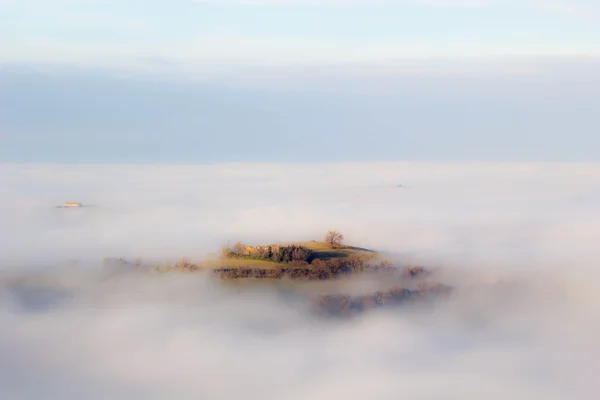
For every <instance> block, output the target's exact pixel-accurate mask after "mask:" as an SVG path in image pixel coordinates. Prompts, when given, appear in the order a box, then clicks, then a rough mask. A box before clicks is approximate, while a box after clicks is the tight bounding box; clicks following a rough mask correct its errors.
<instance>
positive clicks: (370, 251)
mask: <svg viewBox="0 0 600 400" xmlns="http://www.w3.org/2000/svg"><path fill="white" fill-rule="evenodd" d="M344 249H346V250H357V251H365V252H367V253H377V252H376V251H375V250H371V249H365V248H363V247H356V246H344V247H342V248H341V250H344Z"/></svg>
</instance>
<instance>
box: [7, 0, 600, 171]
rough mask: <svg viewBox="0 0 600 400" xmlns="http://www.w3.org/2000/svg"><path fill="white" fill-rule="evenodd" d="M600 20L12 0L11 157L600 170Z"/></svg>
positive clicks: (464, 9) (431, 9)
mask: <svg viewBox="0 0 600 400" xmlns="http://www.w3.org/2000/svg"><path fill="white" fill-rule="evenodd" d="M599 22H600V3H598V2H597V1H595V0H587V1H584V0H576V1H561V0H553V1H537V0H525V1H511V0H506V1H503V0H489V1H487V0H448V1H442V0H430V1H427V0H397V1H394V0H390V1H383V0H382V1H362V0H354V1H352V0H349V1H342V0H331V1H319V2H317V1H301V0H295V1H290V0H288V1H284V0H282V1H277V0H265V1H260V0H256V1H250V0H248V1H243V0H239V1H235V0H224V1H223V0H221V1H216V0H215V1H211V0H207V1H183V0H182V1H180V0H177V1H168V2H167V1H157V0H150V1H138V0H126V1H111V0H104V1H103V0H86V1H83V0H52V1H46V0H44V1H41V0H23V1H16V0H2V1H0V42H1V43H2V46H1V47H0V106H2V107H1V110H0V161H6V162H54V163H81V162H88V163H150V164H151V163H157V162H158V163H200V164H202V163H215V162H236V161H240V162H241V161H255V162H256V161H289V162H312V161H327V160H331V161H364V160H369V161H393V160H430V161H431V160H446V161H453V160H456V161H463V160H473V161H482V160H490V161H591V160H595V159H596V157H597V156H596V155H595V153H593V152H592V151H591V149H592V148H594V147H597V145H598V144H599V143H598V140H600V139H598V138H597V135H596V134H595V132H597V130H598V128H599V127H600V122H599V117H598V116H597V113H595V112H593V110H595V109H597V107H598V104H599V102H600V95H598V93H599V92H600V91H599V90H598V88H599V85H600V77H599V73H598V72H597V71H598V70H599V68H598V64H599V63H600V50H598V49H600V28H599V26H600V24H599ZM266 143H269V145H267V144H266Z"/></svg>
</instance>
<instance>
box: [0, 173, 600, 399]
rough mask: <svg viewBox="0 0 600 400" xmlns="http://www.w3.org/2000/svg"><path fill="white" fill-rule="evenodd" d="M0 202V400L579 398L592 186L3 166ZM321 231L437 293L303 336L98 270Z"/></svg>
mask: <svg viewBox="0 0 600 400" xmlns="http://www.w3.org/2000/svg"><path fill="white" fill-rule="evenodd" d="M398 185H401V186H398ZM0 187H1V188H2V196H0V239H1V240H0V327H1V328H0V398H3V399H4V398H6V399H36V398H44V399H68V400H70V399H83V398H85V399H107V398H113V399H132V398H144V399H200V398H202V399H292V400H295V399H348V400H349V399H398V398H403V399H415V400H429V399H432V400H434V399H503V400H504V399H544V400H548V399H597V398H599V397H600V381H599V380H598V379H597V378H596V371H598V370H599V367H600V365H598V364H600V362H599V360H600V345H598V339H597V338H598V337H600V292H599V291H598V289H597V286H598V278H600V272H599V271H598V260H600V257H599V256H600V246H598V239H599V238H600V164H517V163H504V164H503V163H464V164H463V163H451V164H436V163H369V164H306V165H300V164H290V165H281V164H278V165H275V164H226V165H225V164H224V165H204V166H166V165H160V166H158V165H148V166H130V165H128V166H124V165H123V166H122V165H109V166H106V165H103V166H90V165H9V164H4V165H0ZM68 201H77V202H82V203H83V204H84V205H85V204H89V205H90V207H83V208H77V209H61V208H56V206H58V205H60V204H63V203H64V202H68ZM329 229H337V230H339V231H341V232H342V233H343V234H344V236H345V241H346V242H347V243H348V244H354V245H358V246H361V247H367V248H370V249H374V250H378V251H381V252H385V253H387V254H388V255H389V257H390V259H394V260H398V261H399V262H402V263H406V264H422V265H425V266H431V267H439V268H440V271H442V272H441V273H443V276H444V277H445V279H447V281H448V282H449V283H451V284H452V285H453V286H455V287H456V288H457V290H456V292H455V293H454V294H453V295H452V297H451V298H449V299H448V300H447V301H444V302H441V303H436V305H435V307H428V308H422V309H421V308H418V307H415V308H414V309H412V308H406V309H402V310H386V311H375V312H371V313H365V314H364V315H361V316H358V317H355V318H351V319H348V320H323V319H319V318H316V317H315V316H313V315H311V314H310V313H309V312H308V311H307V309H306V307H305V304H303V303H302V302H295V301H293V300H290V299H289V298H284V297H283V296H282V295H281V294H280V293H278V292H276V291H274V290H270V289H269V288H268V287H264V288H259V289H258V288H257V289H255V290H249V291H232V290H230V289H228V288H224V287H223V286H222V285H219V284H218V283H215V282H214V281H213V280H210V279H208V278H207V277H206V276H204V275H203V274H170V275H156V274H143V273H134V272H130V271H123V272H116V273H115V272H114V271H113V273H110V274H107V273H106V271H105V269H103V268H102V267H101V261H102V259H103V258H105V257H127V258H135V257H141V258H142V260H149V262H162V261H172V260H177V259H179V258H181V257H188V258H191V259H193V260H201V259H203V258H204V257H207V256H211V255H214V254H216V253H218V252H219V249H220V247H221V245H223V244H225V243H227V242H235V241H238V240H239V241H243V242H245V243H248V244H251V245H256V244H265V243H276V242H286V241H309V240H322V238H323V236H324V234H325V232H326V231H327V230H329ZM497 282H511V283H512V284H514V285H515V286H511V287H513V288H517V289H518V290H513V289H510V290H509V289H506V290H504V289H502V290H498V289H497V287H496V286H494V285H495V283H497Z"/></svg>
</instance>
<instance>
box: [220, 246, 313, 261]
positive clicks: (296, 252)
mask: <svg viewBox="0 0 600 400" xmlns="http://www.w3.org/2000/svg"><path fill="white" fill-rule="evenodd" d="M247 249H248V246H246V245H245V244H243V243H240V242H237V243H236V244H235V245H234V246H233V247H231V248H230V247H229V246H226V247H224V248H223V249H222V251H221V253H222V255H223V256H224V257H226V258H250V259H258V260H267V261H274V262H276V263H294V262H295V263H303V262H304V263H308V261H309V260H310V258H311V256H312V250H311V249H309V248H307V247H305V246H299V245H295V244H293V245H289V246H265V247H256V248H251V251H248V250H247Z"/></svg>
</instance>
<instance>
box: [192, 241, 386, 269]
mask: <svg viewBox="0 0 600 400" xmlns="http://www.w3.org/2000/svg"><path fill="white" fill-rule="evenodd" d="M284 249H295V250H296V252H301V251H302V250H301V249H306V250H308V253H309V254H308V255H307V256H306V258H305V259H302V261H304V262H306V263H307V264H313V263H314V262H315V261H316V260H320V261H324V262H325V261H328V260H340V259H345V258H352V257H359V258H361V259H362V260H363V261H365V262H367V261H369V262H372V261H376V260H377V259H379V258H381V255H380V254H379V253H378V252H376V251H374V250H370V249H365V248H361V247H356V246H348V245H338V246H335V247H331V245H330V244H328V243H325V242H318V241H310V242H292V243H282V244H271V245H260V246H247V245H243V244H241V243H237V244H236V245H234V246H233V248H228V247H227V248H225V249H224V251H223V252H222V253H224V254H222V256H221V258H219V259H213V260H209V261H206V262H204V263H202V266H203V267H205V268H219V267H226V268H241V267H250V268H277V267H283V266H286V265H288V264H289V261H287V262H286V261H278V260H277V257H273V255H274V254H276V253H278V252H280V251H282V250H284ZM228 251H229V253H227V252H228ZM292 251H294V250H292ZM303 254H304V253H303ZM303 254H302V255H303ZM301 258H303V257H301ZM290 261H293V260H290Z"/></svg>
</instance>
